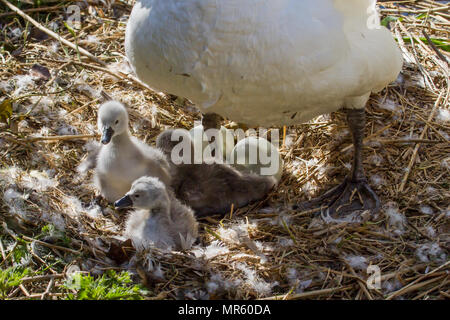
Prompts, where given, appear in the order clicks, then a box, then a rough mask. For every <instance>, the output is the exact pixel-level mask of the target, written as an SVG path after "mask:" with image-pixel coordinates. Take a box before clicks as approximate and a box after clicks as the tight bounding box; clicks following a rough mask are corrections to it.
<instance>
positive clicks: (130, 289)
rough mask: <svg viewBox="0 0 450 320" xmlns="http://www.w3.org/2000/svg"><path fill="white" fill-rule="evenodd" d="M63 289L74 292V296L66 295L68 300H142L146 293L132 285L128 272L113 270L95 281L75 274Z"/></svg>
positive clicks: (80, 274)
mask: <svg viewBox="0 0 450 320" xmlns="http://www.w3.org/2000/svg"><path fill="white" fill-rule="evenodd" d="M65 287H66V288H67V289H73V290H76V294H73V293H69V294H68V295H67V299H68V300H142V299H144V295H145V294H146V293H147V292H146V290H145V289H144V288H143V287H142V286H140V285H134V284H132V280H131V277H130V274H129V273H128V272H120V273H116V272H115V271H113V270H109V271H107V272H106V273H105V274H103V275H102V276H101V277H99V278H97V279H94V278H93V277H92V276H90V275H83V274H82V273H75V274H73V275H72V277H71V278H70V279H69V280H67V281H66V283H65Z"/></svg>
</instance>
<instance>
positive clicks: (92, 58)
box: [0, 0, 450, 299]
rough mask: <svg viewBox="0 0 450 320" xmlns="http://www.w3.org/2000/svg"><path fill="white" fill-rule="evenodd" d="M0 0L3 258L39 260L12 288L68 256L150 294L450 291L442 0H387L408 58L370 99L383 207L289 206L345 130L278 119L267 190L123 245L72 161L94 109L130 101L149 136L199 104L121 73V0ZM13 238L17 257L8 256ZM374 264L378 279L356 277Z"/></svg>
mask: <svg viewBox="0 0 450 320" xmlns="http://www.w3.org/2000/svg"><path fill="white" fill-rule="evenodd" d="M0 1H1V7H0V10H1V11H0V24H1V26H2V28H1V29H2V30H3V32H2V34H1V35H0V39H1V40H0V43H1V44H2V49H1V50H2V51H1V55H0V59H1V64H2V67H1V68H0V93H1V100H0V103H1V110H2V111H3V112H2V113H0V114H2V115H3V120H5V121H2V123H1V124H0V154H1V157H0V159H1V160H0V162H1V169H0V197H1V199H2V201H1V202H0V223H1V226H0V254H1V256H0V268H2V269H6V268H7V267H11V266H13V265H20V264H22V265H25V266H27V267H28V268H31V269H32V270H34V271H35V273H34V274H32V275H28V276H27V277H26V278H24V279H23V281H22V284H21V285H20V286H12V287H11V288H10V289H8V292H7V297H8V298H10V299H31V298H42V299H51V298H53V299H57V298H64V297H65V296H66V295H67V293H70V292H71V291H70V290H68V289H66V288H65V287H64V286H63V284H64V281H65V278H66V272H67V271H68V270H69V269H70V268H69V267H70V266H74V265H76V266H78V267H79V268H80V269H81V270H82V271H85V272H89V273H90V274H91V275H99V274H102V273H104V272H105V271H106V270H109V269H113V270H129V271H130V272H131V273H132V274H133V275H134V281H136V282H141V283H143V284H144V285H146V286H147V288H148V290H149V291H148V294H147V296H146V297H147V298H150V299H165V298H167V299H175V298H188V299H215V298H225V299H237V298H241V299H253V298H277V299H303V298H314V299H445V298H449V296H450V286H449V283H450V278H449V274H448V271H449V261H448V250H449V233H450V229H449V217H450V206H449V199H450V192H449V190H450V188H449V186H450V144H449V135H450V122H449V120H450V110H449V103H448V102H449V97H450V94H449V73H448V61H449V59H450V58H449V57H450V53H449V43H448V40H446V39H448V35H449V30H450V29H449V24H450V15H449V14H448V12H449V10H448V9H449V5H448V3H446V2H433V1H402V2H401V5H399V4H395V2H393V1H392V2H389V1H388V2H383V3H382V6H381V14H382V17H383V19H384V20H383V21H384V23H387V24H388V25H389V27H390V29H391V31H392V34H393V35H394V36H395V37H396V39H397V41H398V43H399V45H400V47H401V49H402V52H403V56H404V60H405V64H404V68H403V71H402V73H401V75H400V76H399V78H398V79H397V81H396V82H395V83H392V84H391V85H389V86H388V87H387V88H386V89H384V90H383V91H382V92H380V93H378V94H373V95H372V97H371V99H370V102H369V104H368V107H367V114H368V123H367V130H366V136H367V138H366V140H365V144H366V148H365V155H366V157H365V168H366V171H367V174H368V176H369V177H370V183H371V185H372V186H373V188H374V189H376V191H377V193H378V194H379V196H380V197H381V199H382V201H383V204H384V205H383V210H382V211H381V212H380V213H379V214H378V215H376V216H373V217H371V218H370V219H369V220H368V221H365V222H360V223H352V222H350V221H346V220H344V219H343V220H333V219H331V218H329V217H326V216H322V217H321V216H317V215H315V214H313V213H311V212H300V211H298V210H295V204H296V203H298V202H301V201H304V200H306V199H309V198H311V197H313V196H315V195H318V194H320V193H321V192H323V191H324V190H327V189H328V188H330V187H331V186H333V185H335V184H337V183H338V182H339V181H341V180H342V179H343V177H344V176H345V175H346V174H347V173H348V171H349V168H350V161H351V159H352V146H351V139H350V136H349V132H348V130H347V127H346V124H345V121H344V115H343V114H342V113H341V112H337V113H334V114H331V115H324V116H320V117H318V118H316V119H314V120H313V121H311V122H309V123H306V124H303V125H299V126H296V127H289V128H287V130H286V135H285V138H284V141H283V146H282V148H281V152H282V155H283V158H284V163H285V168H284V175H283V179H282V181H281V182H280V185H279V186H278V187H277V188H276V190H274V191H273V192H272V193H271V194H269V195H268V196H267V197H266V199H264V200H263V201H261V202H258V203H256V204H253V205H250V206H247V207H245V208H241V209H239V210H234V211H233V212H230V213H229V214H227V215H226V216H225V217H218V216H213V217H210V218H208V219H205V220H201V225H200V227H201V236H200V241H199V243H198V244H197V245H196V246H194V248H193V249H192V250H189V251H186V252H164V251H159V250H156V249H155V250H149V251H148V252H144V253H140V254H138V255H136V256H133V255H134V254H133V252H130V251H127V250H126V248H123V247H121V240H123V239H121V237H120V236H121V231H122V230H123V226H124V219H125V217H126V212H117V211H115V210H114V209H113V208H112V207H109V206H108V205H107V204H106V203H105V202H104V201H102V200H99V199H98V198H97V194H96V191H95V189H94V188H93V186H92V182H91V181H92V174H91V173H89V174H88V175H85V176H83V175H81V174H80V173H78V171H77V166H78V165H79V164H80V162H81V161H82V160H83V157H84V156H85V154H86V149H87V148H89V143H87V142H88V140H90V139H91V140H92V139H96V111H97V106H98V104H99V103H101V102H102V101H104V100H105V99H108V98H114V99H118V100H120V101H122V102H124V103H125V104H126V105H127V106H128V107H129V110H130V120H131V131H132V133H133V134H134V135H136V136H138V137H139V138H141V139H143V140H145V141H146V142H147V143H150V144H154V141H155V138H156V136H157V135H158V133H159V132H161V130H163V129H165V128H167V127H180V128H191V127H192V126H193V123H194V120H198V119H199V118H200V114H199V113H198V111H197V110H196V109H195V108H194V107H193V106H192V105H191V104H190V103H189V102H188V101H185V100H183V99H180V98H177V97H174V96H170V95H167V94H164V93H159V92H153V91H151V90H149V89H147V88H146V87H145V86H144V85H143V84H141V83H140V82H139V81H138V80H137V79H136V78H135V77H134V76H133V75H132V74H131V73H130V69H129V66H128V65H127V63H126V60H125V57H124V48H123V42H124V41H123V40H124V30H125V26H126V21H127V18H128V16H129V13H130V10H131V7H132V3H131V1H130V2H126V1H115V2H110V1H91V0H89V1H84V2H79V3H75V4H76V5H78V6H79V8H81V11H80V13H81V26H80V29H71V28H68V27H66V26H65V25H64V21H65V20H66V19H67V16H68V14H65V11H64V8H66V7H68V6H69V5H73V4H74V2H71V1H55V0H50V1H43V2H42V3H44V4H43V5H41V6H40V7H38V6H33V5H23V6H22V7H21V8H22V10H23V11H21V12H19V13H16V12H14V11H13V10H15V9H14V8H15V7H12V6H11V5H10V6H7V5H6V0H0ZM380 5H381V4H380ZM49 30H50V31H51V32H49ZM58 34H59V35H60V36H61V39H59V40H58V39H57V38H55V37H56V36H57V35H58ZM62 38H63V39H62ZM10 109H11V110H10ZM9 111H11V114H10V113H9ZM0 118H2V117H0ZM227 125H228V126H232V125H233V123H231V122H227ZM273 130H280V132H281V136H283V128H273ZM86 143H87V144H86ZM48 225H52V226H53V227H54V228H53V227H52V228H50V229H48ZM44 226H47V231H48V230H50V231H51V232H47V233H46V235H45V236H43V232H42V230H43V229H42V228H43V227H44ZM61 234H62V235H63V236H61ZM17 246H23V247H24V248H25V249H26V250H27V251H28V255H27V258H26V259H25V258H23V259H21V260H19V261H16V260H15V258H14V254H13V253H14V250H15V248H17ZM111 246H112V247H113V249H114V250H115V251H114V250H111ZM117 250H118V251H117ZM114 252H115V253H114ZM117 252H119V253H120V254H118V253H117ZM130 258H131V260H130ZM120 262H123V263H120ZM369 266H374V267H372V268H369V269H368V267H369ZM377 268H379V270H380V272H381V274H380V275H381V287H380V288H375V289H374V288H370V286H369V287H368V286H367V283H366V280H367V279H368V278H369V277H370V276H371V275H373V273H372V272H373V271H371V270H375V271H376V269H377Z"/></svg>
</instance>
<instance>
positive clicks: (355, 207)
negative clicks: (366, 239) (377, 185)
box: [298, 178, 380, 218]
mask: <svg viewBox="0 0 450 320" xmlns="http://www.w3.org/2000/svg"><path fill="white" fill-rule="evenodd" d="M298 207H299V208H300V209H301V210H312V209H315V208H325V207H326V208H327V209H326V210H327V211H326V212H327V215H329V216H330V217H332V218H339V217H342V216H347V215H350V214H358V213H363V212H364V211H367V210H369V211H370V212H371V213H372V214H375V213H377V212H378V210H379V209H380V200H379V198H378V196H377V194H376V193H375V192H374V191H373V190H372V188H371V187H370V186H369V184H368V183H367V181H366V180H365V179H364V180H360V181H352V180H351V179H350V178H346V179H345V181H344V182H343V183H341V184H340V185H338V186H336V187H334V188H333V189H331V190H329V191H327V192H326V193H324V194H323V195H321V196H320V197H318V198H315V199H313V200H311V201H307V202H304V203H301V204H300V205H299V206H298Z"/></svg>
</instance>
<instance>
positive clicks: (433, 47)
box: [422, 30, 448, 64]
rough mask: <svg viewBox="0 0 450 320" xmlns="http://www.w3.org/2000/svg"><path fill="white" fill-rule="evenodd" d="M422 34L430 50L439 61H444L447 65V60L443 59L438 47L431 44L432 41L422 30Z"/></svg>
mask: <svg viewBox="0 0 450 320" xmlns="http://www.w3.org/2000/svg"><path fill="white" fill-rule="evenodd" d="M422 33H423V35H424V36H425V38H426V39H427V41H428V44H429V45H430V46H431V48H432V49H433V50H434V52H436V54H437V55H438V57H439V59H441V60H442V61H444V62H445V63H447V64H448V60H447V58H446V57H444V55H443V54H442V53H441V52H440V51H439V49H438V47H436V45H435V44H434V43H433V41H431V39H430V37H429V36H428V34H427V33H426V32H425V30H422Z"/></svg>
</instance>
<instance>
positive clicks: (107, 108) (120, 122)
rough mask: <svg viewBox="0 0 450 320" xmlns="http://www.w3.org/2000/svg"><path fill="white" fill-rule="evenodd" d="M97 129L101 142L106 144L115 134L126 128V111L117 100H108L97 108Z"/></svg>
mask: <svg viewBox="0 0 450 320" xmlns="http://www.w3.org/2000/svg"><path fill="white" fill-rule="evenodd" d="M97 126H98V130H99V132H100V133H101V135H102V138H101V142H102V143H103V144H108V143H110V142H111V139H112V138H113V137H115V136H118V135H121V134H123V133H125V132H127V130H128V112H127V110H126V109H125V107H124V105H123V104H121V103H120V102H118V101H108V102H105V103H104V104H102V105H101V106H100V108H99V110H98V121H97Z"/></svg>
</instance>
